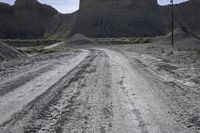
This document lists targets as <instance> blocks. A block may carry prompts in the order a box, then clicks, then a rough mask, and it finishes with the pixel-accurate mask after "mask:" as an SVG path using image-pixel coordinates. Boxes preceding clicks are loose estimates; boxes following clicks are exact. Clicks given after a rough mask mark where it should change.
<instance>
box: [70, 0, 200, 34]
mask: <svg viewBox="0 0 200 133" xmlns="http://www.w3.org/2000/svg"><path fill="white" fill-rule="evenodd" d="M199 7H200V1H199V0H190V1H189V2H185V3H183V4H179V5H176V6H175V23H176V27H181V26H186V27H188V28H190V29H192V30H197V31H200V10H199ZM170 15H171V10H170V6H159V5H158V4H157V0H148V1H147V0H81V2H80V11H79V14H78V16H77V20H76V23H75V26H74V28H73V30H72V32H71V35H73V34H76V33H82V34H85V35H87V36H90V37H115V36H116V37H118V36H157V35H163V34H166V33H168V32H169V31H170V27H171V26H170V24H171V16H170Z"/></svg>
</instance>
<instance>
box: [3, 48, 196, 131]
mask: <svg viewBox="0 0 200 133" xmlns="http://www.w3.org/2000/svg"><path fill="white" fill-rule="evenodd" d="M136 66H137V65H135V66H134V65H133V64H132V63H130V62H129V60H128V58H126V57H125V56H124V55H122V54H121V53H119V52H115V51H112V50H109V49H90V50H83V51H82V52H81V53H80V54H79V55H77V56H75V57H74V58H72V59H69V60H68V61H67V62H64V63H61V64H57V66H56V67H54V68H52V69H50V70H48V71H46V72H44V73H42V74H41V75H39V76H36V77H33V78H31V79H30V80H28V81H27V82H26V83H23V84H21V85H19V84H17V85H16V86H15V84H13V85H12V86H10V87H11V89H10V90H12V91H7V92H6V93H4V94H2V95H0V133H32V132H37V133H62V132H63V133H192V131H187V130H186V129H185V128H184V127H183V126H182V125H179V124H178V123H177V122H175V121H174V119H173V116H172V115H170V113H169V112H170V109H169V108H168V107H167V106H166V105H165V103H164V102H163V101H162V100H161V98H160V97H158V96H157V95H156V93H155V92H154V90H155V89H153V87H159V86H157V85H156V83H150V82H149V80H147V79H146V78H145V76H144V75H143V74H142V73H140V72H139V71H138V70H139V69H140V68H138V67H136ZM11 81H12V82H15V81H20V80H19V79H18V78H12V80H11ZM11 81H10V82H11ZM10 82H9V81H7V82H5V81H4V82H0V86H1V88H0V91H1V89H2V88H4V89H5V86H9V84H8V83H10ZM152 84H153V85H152Z"/></svg>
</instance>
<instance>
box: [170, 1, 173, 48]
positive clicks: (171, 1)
mask: <svg viewBox="0 0 200 133" xmlns="http://www.w3.org/2000/svg"><path fill="white" fill-rule="evenodd" d="M170 3H171V13H172V15H171V16H172V18H171V19H172V20H171V22H172V23H171V28H172V38H171V39H172V40H171V45H172V46H174V0H171V1H170Z"/></svg>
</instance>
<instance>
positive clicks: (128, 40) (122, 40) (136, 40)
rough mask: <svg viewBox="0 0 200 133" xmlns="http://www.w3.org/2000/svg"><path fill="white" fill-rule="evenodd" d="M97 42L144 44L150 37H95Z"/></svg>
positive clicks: (149, 41) (149, 40)
mask: <svg viewBox="0 0 200 133" xmlns="http://www.w3.org/2000/svg"><path fill="white" fill-rule="evenodd" d="M95 41H96V42H97V43H101V44H145V43H151V42H152V39H151V38H145V37H144V38H142V37H130V38H125V37H122V38H95Z"/></svg>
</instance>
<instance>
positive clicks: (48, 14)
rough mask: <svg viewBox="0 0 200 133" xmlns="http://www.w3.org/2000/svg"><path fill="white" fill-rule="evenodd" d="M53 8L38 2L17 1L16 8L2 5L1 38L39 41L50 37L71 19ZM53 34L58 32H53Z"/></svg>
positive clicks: (0, 4) (0, 6) (35, 0)
mask: <svg viewBox="0 0 200 133" xmlns="http://www.w3.org/2000/svg"><path fill="white" fill-rule="evenodd" d="M69 16H71V15H70V14H69V15H68V14H66V15H62V14H60V13H59V12H58V11H57V10H55V9H54V8H52V7H51V6H48V5H45V4H41V3H39V2H38V1H37V0H16V2H15V4H14V6H9V5H7V4H3V3H0V18H1V22H0V38H11V39H12V38H19V39H37V38H43V37H48V36H50V35H52V34H53V33H51V32H49V33H47V32H48V31H49V30H48V29H50V28H49V27H51V28H52V29H53V28H54V29H59V28H61V27H62V26H63V25H65V23H67V20H68V19H69ZM53 32H54V33H55V32H58V31H55V30H53Z"/></svg>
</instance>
